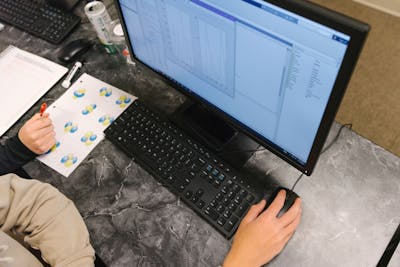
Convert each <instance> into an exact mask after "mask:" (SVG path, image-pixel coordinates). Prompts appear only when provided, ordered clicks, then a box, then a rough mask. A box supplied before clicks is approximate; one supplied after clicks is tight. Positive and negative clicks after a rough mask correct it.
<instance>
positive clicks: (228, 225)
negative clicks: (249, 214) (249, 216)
mask: <svg viewBox="0 0 400 267" xmlns="http://www.w3.org/2000/svg"><path fill="white" fill-rule="evenodd" d="M238 221H239V219H238V218H236V217H235V216H232V218H230V219H229V220H228V222H227V223H226V225H225V227H224V229H225V230H226V231H228V232H230V231H231V230H232V229H233V227H234V226H235V224H236V223H237V222H238Z"/></svg>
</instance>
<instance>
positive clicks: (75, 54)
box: [58, 39, 92, 63]
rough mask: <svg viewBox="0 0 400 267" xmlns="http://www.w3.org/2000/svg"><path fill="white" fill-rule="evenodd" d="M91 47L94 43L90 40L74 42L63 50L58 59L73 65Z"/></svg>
mask: <svg viewBox="0 0 400 267" xmlns="http://www.w3.org/2000/svg"><path fill="white" fill-rule="evenodd" d="M91 46H92V43H91V42H90V41H89V40H86V39H77V40H74V41H72V42H70V43H68V44H67V45H66V46H64V47H63V48H61V50H60V52H59V54H58V59H59V60H61V61H62V62H64V63H71V62H73V61H75V60H76V59H78V58H79V57H80V56H82V55H83V54H84V53H85V52H86V51H88V50H89V48H90V47H91Z"/></svg>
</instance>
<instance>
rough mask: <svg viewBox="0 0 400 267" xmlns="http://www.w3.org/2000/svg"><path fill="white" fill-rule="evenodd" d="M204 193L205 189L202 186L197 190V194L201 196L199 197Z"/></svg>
mask: <svg viewBox="0 0 400 267" xmlns="http://www.w3.org/2000/svg"><path fill="white" fill-rule="evenodd" d="M203 194H204V190H203V189H201V188H200V189H199V190H197V192H196V196H197V197H199V198H200V197H201V196H202V195H203Z"/></svg>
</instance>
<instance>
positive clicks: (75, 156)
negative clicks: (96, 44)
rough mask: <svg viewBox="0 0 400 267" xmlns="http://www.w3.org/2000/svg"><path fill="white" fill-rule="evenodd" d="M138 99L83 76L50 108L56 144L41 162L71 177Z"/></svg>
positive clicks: (42, 157) (86, 75) (88, 76)
mask: <svg viewBox="0 0 400 267" xmlns="http://www.w3.org/2000/svg"><path fill="white" fill-rule="evenodd" d="M135 99H136V97H135V96H133V95H130V94H128V93H125V92H124V91H122V90H119V89H118V88H116V87H113V86H111V85H109V84H106V83H104V82H102V81H100V80H98V79H96V78H94V77H92V76H90V75H88V74H86V73H84V74H82V76H81V77H80V78H79V79H78V80H77V81H76V82H75V83H74V84H73V85H72V86H71V88H69V89H68V90H67V91H66V92H65V93H64V94H63V95H62V96H61V97H60V98H59V99H58V100H57V101H55V102H54V103H53V104H51V105H50V106H49V107H48V108H47V110H46V112H48V113H49V114H50V118H51V119H52V121H53V124H54V129H55V132H56V139H57V142H56V144H55V145H54V146H53V147H52V148H51V149H50V150H49V151H48V152H47V153H46V154H44V155H42V156H40V157H39V158H38V159H39V160H40V161H41V162H43V163H45V164H46V165H48V166H49V167H51V168H53V169H54V170H56V171H57V172H59V173H61V174H62V175H64V176H66V177H68V176H69V175H70V174H71V173H72V172H73V171H74V170H75V169H76V167H77V166H78V165H79V164H80V163H81V162H82V161H83V160H84V159H85V157H86V156H87V155H88V154H89V153H90V151H92V150H93V148H94V147H95V146H96V145H97V144H98V143H99V142H100V141H101V140H103V138H104V134H103V131H104V130H105V129H106V128H107V127H108V126H109V125H110V124H111V123H112V122H113V121H114V120H115V118H117V117H118V116H119V115H120V114H121V113H122V112H123V111H124V110H125V109H126V108H127V107H128V106H129V105H130V104H132V102H133V101H134V100H135Z"/></svg>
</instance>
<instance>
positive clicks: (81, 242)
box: [0, 174, 94, 267]
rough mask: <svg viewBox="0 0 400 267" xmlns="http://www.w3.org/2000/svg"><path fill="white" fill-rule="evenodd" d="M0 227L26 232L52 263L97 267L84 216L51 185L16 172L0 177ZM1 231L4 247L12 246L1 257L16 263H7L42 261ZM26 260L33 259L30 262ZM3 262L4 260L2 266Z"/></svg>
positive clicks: (0, 242)
mask: <svg viewBox="0 0 400 267" xmlns="http://www.w3.org/2000/svg"><path fill="white" fill-rule="evenodd" d="M0 230H1V231H4V232H8V231H10V230H12V231H15V232H17V233H18V234H21V235H23V236H24V241H25V242H26V243H27V244H29V245H30V246H31V247H32V248H34V249H37V250H40V252H41V255H42V257H43V260H44V261H45V262H47V263H49V264H50V265H51V266H57V267H61V266H68V267H75V266H76V267H78V266H79V267H85V266H94V263H93V262H94V250H93V248H92V246H91V245H90V242H89V233H88V231H87V228H86V226H85V224H84V222H83V220H82V217H81V216H80V214H79V212H78V210H77V209H76V207H75V205H74V204H73V203H72V201H71V200H69V199H68V198H66V197H65V196H64V195H63V194H61V193H60V192H59V191H58V190H57V189H55V188H54V187H52V186H51V185H49V184H45V183H41V182H39V181H36V180H26V179H22V178H19V177H18V176H16V175H14V174H7V175H3V176H0ZM0 234H1V235H0V246H2V245H8V246H9V249H7V250H6V251H5V252H1V253H0V259H2V258H3V259H4V257H6V258H7V257H8V258H14V263H8V264H9V265H5V266H7V267H22V266H23V267H26V266H36V265H34V264H37V263H39V262H38V261H37V260H36V262H35V260H34V259H32V256H33V255H32V254H31V253H30V252H29V251H27V250H25V248H24V247H22V246H20V245H19V244H18V243H15V242H14V241H13V240H10V237H8V236H7V235H5V234H4V233H2V232H0ZM24 250H25V252H22V251H24ZM25 260H27V261H28V260H32V262H29V264H27V263H26V261H25ZM2 264H3V263H1V261H0V266H1V267H3V266H2ZM39 264H40V263H39ZM37 266H42V265H37Z"/></svg>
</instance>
